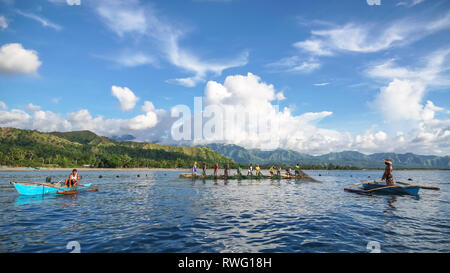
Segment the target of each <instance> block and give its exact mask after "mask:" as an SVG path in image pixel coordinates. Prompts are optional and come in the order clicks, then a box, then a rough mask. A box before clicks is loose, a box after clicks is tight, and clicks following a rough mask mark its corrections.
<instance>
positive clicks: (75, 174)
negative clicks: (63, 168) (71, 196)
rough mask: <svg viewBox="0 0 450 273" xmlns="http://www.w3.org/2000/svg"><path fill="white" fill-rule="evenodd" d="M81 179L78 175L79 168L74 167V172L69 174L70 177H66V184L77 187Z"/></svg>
mask: <svg viewBox="0 0 450 273" xmlns="http://www.w3.org/2000/svg"><path fill="white" fill-rule="evenodd" d="M79 180H80V176H79V175H78V171H77V169H73V171H72V173H71V174H70V175H69V178H68V179H66V183H65V184H64V185H65V186H66V187H75V186H76V185H77V183H78V181H79Z"/></svg>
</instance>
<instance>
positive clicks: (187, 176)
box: [180, 173, 319, 182]
mask: <svg viewBox="0 0 450 273" xmlns="http://www.w3.org/2000/svg"><path fill="white" fill-rule="evenodd" d="M180 178H184V179H202V180H215V179H220V180H252V179H254V180H260V179H272V180H280V179H295V180H307V181H313V182H319V181H317V180H316V179H314V178H312V177H310V176H309V175H307V174H303V175H297V176H295V175H273V176H270V175H239V174H236V175H228V176H225V175H196V174H192V173H182V174H180Z"/></svg>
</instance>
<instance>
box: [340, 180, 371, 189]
mask: <svg viewBox="0 0 450 273" xmlns="http://www.w3.org/2000/svg"><path fill="white" fill-rule="evenodd" d="M370 183H377V181H375V180H373V181H364V182H361V183H357V184H355V185H351V186H350V187H348V188H351V187H356V186H359V185H362V184H370ZM348 188H347V189H348Z"/></svg>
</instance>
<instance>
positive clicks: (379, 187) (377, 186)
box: [344, 181, 440, 195]
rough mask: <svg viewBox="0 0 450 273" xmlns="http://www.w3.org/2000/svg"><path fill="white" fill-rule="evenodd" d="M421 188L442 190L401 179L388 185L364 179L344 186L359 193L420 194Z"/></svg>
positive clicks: (346, 189) (349, 190) (347, 189)
mask: <svg viewBox="0 0 450 273" xmlns="http://www.w3.org/2000/svg"><path fill="white" fill-rule="evenodd" d="M356 186H362V189H354V188H353V187H356ZM420 189H425V190H436V191H438V190H440V188H439V187H436V186H428V185H418V184H408V183H405V182H401V181H396V182H395V184H394V185H391V186H388V185H386V183H385V182H384V181H364V182H361V183H357V184H355V185H352V186H350V187H348V188H344V190H345V191H348V192H353V193H358V194H367V195H371V194H387V195H405V194H409V195H418V194H419V190H420Z"/></svg>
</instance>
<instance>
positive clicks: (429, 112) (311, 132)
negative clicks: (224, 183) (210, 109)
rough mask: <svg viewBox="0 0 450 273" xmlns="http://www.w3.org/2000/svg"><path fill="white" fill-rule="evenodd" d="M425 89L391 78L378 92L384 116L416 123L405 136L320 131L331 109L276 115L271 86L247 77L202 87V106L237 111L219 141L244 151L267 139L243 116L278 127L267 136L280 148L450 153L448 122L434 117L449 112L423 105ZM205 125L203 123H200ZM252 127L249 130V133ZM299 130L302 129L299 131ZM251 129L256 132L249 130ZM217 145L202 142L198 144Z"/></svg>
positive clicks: (433, 106)
mask: <svg viewBox="0 0 450 273" xmlns="http://www.w3.org/2000/svg"><path fill="white" fill-rule="evenodd" d="M423 88H424V87H423V86H421V85H420V83H412V82H409V81H407V80H393V82H391V83H390V84H389V85H388V86H386V87H385V88H383V90H382V91H381V92H380V94H379V96H378V97H379V104H378V105H377V106H378V107H379V109H380V110H381V111H382V112H383V113H385V114H386V117H389V118H394V119H402V121H404V120H405V119H408V120H411V121H414V122H416V125H415V126H413V127H411V128H409V129H408V131H406V132H401V131H400V132H397V133H396V134H388V133H387V132H385V131H384V130H375V128H372V129H369V130H366V131H365V132H364V133H362V134H355V135H352V134H350V133H348V132H339V131H336V130H330V129H325V128H321V127H320V126H318V123H319V122H320V121H321V120H322V119H324V118H327V117H330V116H332V114H333V113H332V112H330V111H321V112H309V113H304V114H301V115H293V114H292V111H291V109H289V108H284V109H283V110H282V111H276V109H275V108H276V105H274V104H272V103H273V102H274V101H276V94H277V92H276V90H275V88H274V86H273V85H271V84H267V83H264V82H262V81H261V79H260V78H259V77H258V76H256V75H253V74H251V73H249V74H248V75H246V76H244V75H235V76H228V77H227V78H226V79H225V81H224V83H223V84H221V83H217V82H215V81H209V82H208V83H207V85H206V88H205V98H204V101H205V106H206V107H207V106H210V105H216V106H219V107H220V108H221V109H224V112H225V113H226V112H227V111H231V112H233V111H234V112H236V113H238V114H239V115H238V119H237V120H232V121H231V122H230V121H227V119H229V117H227V116H226V117H224V120H225V122H224V124H225V126H224V127H225V128H224V129H223V131H224V132H225V135H224V139H223V142H225V143H229V144H236V145H241V146H244V147H246V148H260V147H261V145H262V144H264V143H265V141H267V139H265V138H260V137H259V136H258V135H256V134H252V126H251V125H247V126H243V125H242V123H241V122H242V120H246V119H247V118H248V117H246V115H245V114H243V113H244V112H242V110H243V109H245V111H246V112H249V113H252V114H256V113H259V114H261V115H262V116H263V117H264V118H265V119H266V120H268V121H273V120H278V121H279V129H278V130H277V131H275V132H272V135H271V138H273V139H278V140H279V147H280V148H284V149H292V150H296V151H300V152H306V153H311V154H323V153H328V152H336V151H345V150H357V151H360V152H363V153H373V152H416V153H421V154H440V155H447V154H449V153H450V141H449V140H450V120H437V119H435V113H437V112H440V113H443V114H449V113H450V111H448V110H446V109H444V108H442V107H438V106H436V105H434V104H433V103H432V102H431V101H428V102H427V103H426V105H422V104H421V99H422V96H423V92H424V89H423ZM203 122H207V120H204V121H203ZM249 128H250V130H249ZM299 128H301V129H299ZM253 129H255V128H254V127H253ZM208 142H216V140H214V139H213V140H208V139H204V140H202V141H196V142H194V143H196V144H202V143H208Z"/></svg>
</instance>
